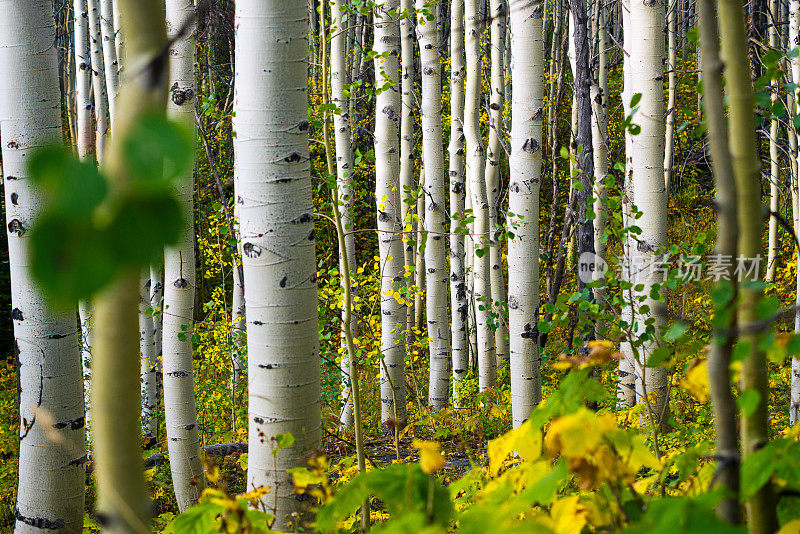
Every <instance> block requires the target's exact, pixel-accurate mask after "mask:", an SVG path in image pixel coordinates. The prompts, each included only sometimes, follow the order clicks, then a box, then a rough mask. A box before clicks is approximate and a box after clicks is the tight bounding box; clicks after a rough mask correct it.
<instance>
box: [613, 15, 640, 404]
mask: <svg viewBox="0 0 800 534" xmlns="http://www.w3.org/2000/svg"><path fill="white" fill-rule="evenodd" d="M630 1H631V0H622V7H621V12H622V31H623V33H624V42H625V47H626V48H625V50H624V51H623V52H625V51H627V50H629V49H630V47H631V41H632V40H633V37H632V36H631V24H630V20H631V18H630ZM622 55H623V58H624V61H623V64H622V80H623V90H622V93H621V94H620V97H621V98H622V107H623V109H624V110H625V116H626V117H627V116H628V115H630V112H631V106H630V104H631V98H632V97H633V91H632V90H631V62H630V60H629V59H628V57H629V56H627V54H625V53H623V54H622ZM631 138H632V136H631V135H630V134H629V133H628V132H627V131H626V132H625V176H624V177H623V179H622V222H623V225H624V226H625V227H628V226H630V225H631V224H633V222H632V221H633V219H632V218H631V207H632V205H633V184H632V181H631ZM632 242H633V239H632V236H631V235H630V234H629V235H627V237H626V238H625V241H624V243H623V258H622V261H623V267H624V268H626V269H625V270H624V271H623V273H622V274H623V277H624V279H625V280H627V281H630V280H631V276H630V263H631V243H632ZM634 247H635V243H634ZM624 298H625V302H627V303H628V304H627V305H626V306H624V307H623V309H622V311H621V316H622V319H623V320H624V321H625V322H626V323H628V324H629V325H630V324H632V323H633V308H632V307H631V304H630V301H631V299H632V298H633V297H632V292H631V291H626V292H625V293H624ZM620 349H621V351H622V353H623V354H624V355H625V358H623V359H622V360H620V362H619V371H618V372H619V387H618V389H617V399H618V400H619V401H620V404H621V405H622V406H623V407H626V408H631V407H633V406H634V405H635V404H636V381H635V376H634V360H635V358H636V355H635V354H634V351H633V347H632V346H631V343H630V342H629V341H623V342H622V343H620Z"/></svg>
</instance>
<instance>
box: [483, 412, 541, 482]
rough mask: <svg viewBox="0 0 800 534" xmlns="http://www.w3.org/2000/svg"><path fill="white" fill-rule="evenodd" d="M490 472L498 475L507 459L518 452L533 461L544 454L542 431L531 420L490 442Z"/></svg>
mask: <svg viewBox="0 0 800 534" xmlns="http://www.w3.org/2000/svg"><path fill="white" fill-rule="evenodd" d="M487 452H488V454H489V474H490V475H491V476H496V475H497V473H498V471H500V467H501V466H502V465H503V462H504V461H505V459H506V458H507V457H508V456H509V455H510V454H513V453H514V452H516V453H517V454H519V455H520V456H522V457H523V458H524V459H525V460H527V461H529V462H531V461H534V460H536V459H537V458H539V456H540V455H541V454H542V433H541V432H540V431H538V430H535V429H534V428H533V425H532V423H531V422H530V420H528V421H525V422H524V423H522V424H521V425H520V426H519V427H518V428H515V429H514V430H512V431H511V432H507V433H505V434H503V435H502V436H500V437H499V438H496V439H493V440H492V441H490V442H489V446H488V451H487Z"/></svg>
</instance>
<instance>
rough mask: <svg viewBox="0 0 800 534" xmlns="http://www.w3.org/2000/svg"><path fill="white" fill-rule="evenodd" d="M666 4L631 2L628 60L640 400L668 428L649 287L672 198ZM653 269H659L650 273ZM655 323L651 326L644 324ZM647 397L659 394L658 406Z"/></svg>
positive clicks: (657, 307)
mask: <svg viewBox="0 0 800 534" xmlns="http://www.w3.org/2000/svg"><path fill="white" fill-rule="evenodd" d="M664 20H665V10H664V0H656V1H654V2H645V1H644V0H631V3H630V25H631V31H630V33H629V36H630V37H631V38H632V39H631V43H630V46H629V47H628V48H627V51H628V53H629V54H630V56H629V58H627V59H628V60H629V61H630V63H631V69H630V77H629V78H628V79H627V80H626V82H628V81H629V82H630V86H631V90H630V92H629V93H628V94H630V95H633V94H637V93H640V94H641V95H642V96H641V100H640V102H639V103H638V111H637V112H636V114H635V115H634V117H633V122H634V123H635V124H638V125H639V126H640V127H641V132H640V133H639V135H634V136H631V139H630V172H631V176H632V180H631V183H632V186H633V196H634V203H635V205H636V206H637V207H638V209H639V210H640V211H641V213H642V215H641V217H640V218H639V219H638V220H637V223H636V225H637V226H638V227H639V228H641V230H642V232H641V234H639V235H637V236H636V244H635V246H629V254H630V262H631V266H632V267H631V268H632V269H635V272H634V273H633V275H634V280H632V282H633V283H634V284H635V285H638V284H642V285H643V290H642V291H635V290H634V295H635V296H636V297H637V299H638V298H640V297H646V298H645V300H644V302H643V305H644V306H647V307H648V308H649V312H648V313H643V312H642V311H640V309H641V307H642V305H641V304H639V302H638V301H637V302H636V303H635V304H634V306H635V309H634V310H633V322H634V330H635V331H636V332H637V334H638V335H639V336H642V335H644V334H645V332H648V331H649V332H650V333H649V334H648V335H649V338H650V339H649V340H646V341H644V342H643V343H642V344H641V345H640V346H639V350H638V358H637V359H636V362H635V374H636V398H637V402H644V403H645V404H647V405H648V407H649V410H648V411H649V413H647V414H646V417H647V418H648V419H649V420H650V421H652V422H653V424H655V425H658V426H660V427H661V428H662V429H663V428H665V426H666V424H667V421H668V420H669V406H668V402H667V401H668V399H667V395H668V393H669V390H668V387H667V370H666V369H665V368H664V367H646V363H647V360H648V358H649V357H650V355H651V354H652V352H653V350H654V349H655V347H656V341H655V336H656V334H657V333H658V332H659V331H660V330H661V329H662V328H663V326H664V325H665V322H666V311H667V310H666V304H665V303H664V301H663V300H662V301H657V300H655V299H653V298H651V297H650V296H649V295H650V288H651V287H652V285H653V284H654V283H658V282H660V281H662V278H661V276H660V275H659V272H658V265H659V264H660V261H661V260H660V255H661V254H663V252H664V251H665V249H666V246H667V195H666V187H665V184H664V168H663V166H664V139H665V132H664V91H663V77H664V66H663V65H664V35H663V26H662V25H663V21H664ZM626 90H627V86H626ZM650 266H652V267H654V268H650ZM650 319H652V320H653V321H652V326H646V325H645V321H649V320H650ZM645 395H648V396H652V395H655V397H654V400H653V401H648V400H646V399H645Z"/></svg>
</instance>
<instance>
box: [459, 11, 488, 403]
mask: <svg viewBox="0 0 800 534" xmlns="http://www.w3.org/2000/svg"><path fill="white" fill-rule="evenodd" d="M481 6H482V2H480V0H466V1H465V2H464V10H465V19H466V29H465V33H466V35H465V42H466V46H465V50H466V59H467V78H466V88H465V99H464V136H465V138H466V157H467V180H468V181H469V184H470V193H471V194H472V214H473V216H474V217H475V221H474V222H473V225H474V229H473V231H472V234H473V236H472V237H473V241H474V247H472V248H471V250H469V251H468V254H471V255H472V278H473V281H474V289H473V302H474V304H473V306H474V308H475V327H476V329H477V344H478V347H477V358H478V387H479V389H480V390H481V391H485V390H487V389H489V388H491V387H494V385H495V378H496V361H495V344H494V332H492V331H491V329H490V328H489V319H490V317H489V309H488V308H489V306H488V304H489V302H488V300H487V299H489V298H491V296H492V292H491V275H490V268H489V254H488V250H487V248H486V247H488V246H489V201H488V198H487V194H486V182H485V179H484V165H485V160H484V157H485V154H484V149H483V139H482V138H481V130H480V123H479V118H480V97H481V46H480V36H481V33H482V32H483V27H484V13H483V11H482V10H481Z"/></svg>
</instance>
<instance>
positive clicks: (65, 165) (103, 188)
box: [28, 146, 108, 216]
mask: <svg viewBox="0 0 800 534" xmlns="http://www.w3.org/2000/svg"><path fill="white" fill-rule="evenodd" d="M28 169H29V171H30V173H31V178H32V179H33V180H34V182H36V184H37V185H39V186H40V187H41V188H42V190H43V191H44V200H45V204H46V205H47V206H48V209H49V210H50V211H56V212H60V213H63V214H65V215H69V216H80V215H89V214H91V213H92V211H93V210H94V209H95V208H96V207H97V206H98V205H99V204H100V202H102V201H103V199H104V198H105V196H106V192H107V191H108V186H107V185H106V181H105V179H104V178H103V177H102V176H101V175H100V173H99V172H98V170H97V165H95V163H94V162H93V161H80V160H79V159H78V158H76V157H75V156H73V155H72V154H71V153H69V152H67V151H66V150H65V149H64V148H62V147H59V146H50V147H45V148H42V149H40V150H38V151H37V152H36V153H35V154H34V155H33V156H31V159H30V161H29V163H28Z"/></svg>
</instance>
